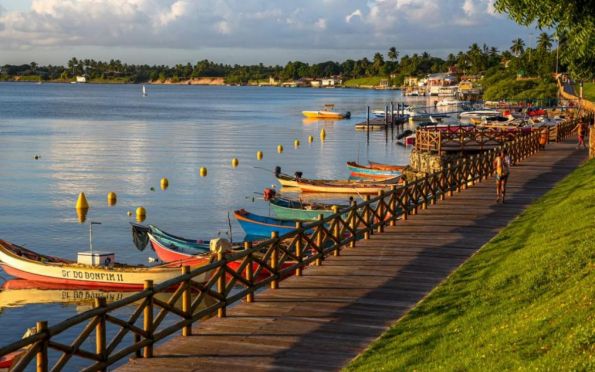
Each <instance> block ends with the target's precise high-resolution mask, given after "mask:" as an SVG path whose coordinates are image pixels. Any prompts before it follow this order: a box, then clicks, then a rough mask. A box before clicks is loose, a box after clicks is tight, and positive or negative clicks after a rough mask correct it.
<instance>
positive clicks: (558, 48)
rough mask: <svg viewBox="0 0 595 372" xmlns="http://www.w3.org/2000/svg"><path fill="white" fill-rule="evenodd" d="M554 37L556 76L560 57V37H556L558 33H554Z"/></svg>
mask: <svg viewBox="0 0 595 372" xmlns="http://www.w3.org/2000/svg"><path fill="white" fill-rule="evenodd" d="M554 39H555V40H556V77H557V76H558V59H559V58H560V38H559V37H558V33H555V34H554Z"/></svg>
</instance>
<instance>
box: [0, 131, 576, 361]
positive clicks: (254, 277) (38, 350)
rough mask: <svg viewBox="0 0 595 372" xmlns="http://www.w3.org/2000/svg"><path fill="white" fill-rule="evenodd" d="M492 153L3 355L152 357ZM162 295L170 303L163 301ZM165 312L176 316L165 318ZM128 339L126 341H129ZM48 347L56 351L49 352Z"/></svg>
mask: <svg viewBox="0 0 595 372" xmlns="http://www.w3.org/2000/svg"><path fill="white" fill-rule="evenodd" d="M568 126H569V127H571V126H572V124H569V125H568ZM564 133H566V132H564ZM539 138H540V133H538V132H533V133H530V134H529V135H527V136H520V137H518V138H516V139H515V140H513V141H511V142H507V143H505V144H504V145H503V147H504V148H506V149H507V150H508V153H509V155H510V157H511V160H512V163H513V164H515V163H518V162H520V161H521V160H523V159H525V158H527V157H528V156H530V155H531V154H533V153H535V152H537V151H539V149H540V144H539ZM495 156H496V151H495V150H490V151H486V152H484V153H482V154H479V155H475V156H471V157H468V158H464V159H461V160H459V161H457V162H455V163H452V164H450V165H449V166H448V167H447V168H446V169H444V170H442V171H439V172H436V173H432V174H428V175H427V176H425V177H423V178H420V179H417V180H414V181H412V182H407V183H405V184H404V185H401V186H398V187H397V186H392V189H391V190H390V191H386V192H380V193H379V195H377V196H375V197H373V198H371V197H370V196H366V198H365V200H364V201H363V202H362V203H359V204H357V203H356V202H355V201H353V202H352V205H351V206H350V207H348V208H346V209H342V210H337V211H336V212H337V213H335V214H333V215H331V216H328V217H326V218H324V217H323V216H322V215H320V216H319V218H318V220H317V221H314V222H311V223H305V222H304V223H302V222H297V223H296V229H295V231H293V232H290V233H288V234H285V235H283V236H278V235H277V233H273V234H272V236H271V239H270V240H268V241H265V242H262V243H259V244H257V245H252V244H251V243H248V242H247V243H244V244H245V249H244V250H243V251H241V252H238V253H233V254H232V253H218V254H217V258H216V260H214V261H213V262H212V263H210V264H208V265H206V266H203V267H200V268H197V269H194V270H190V268H188V267H183V268H181V272H180V274H181V275H180V276H179V277H177V278H174V279H171V280H168V281H166V282H163V283H159V284H156V285H154V284H153V282H152V281H146V283H145V289H144V290H143V291H142V292H139V293H136V294H134V295H131V296H130V297H127V298H124V299H122V300H119V301H116V302H113V303H110V304H106V301H105V299H104V298H98V299H96V302H95V308H94V309H92V310H89V311H86V312H83V313H81V314H79V315H76V316H74V317H72V318H70V319H67V320H65V321H63V322H61V323H58V324H56V325H53V326H48V324H47V322H37V333H36V334H34V335H32V336H29V337H27V338H24V339H22V340H20V341H17V342H14V343H12V344H10V345H7V346H4V347H2V348H0V356H2V355H6V354H8V353H11V352H14V351H17V350H20V349H22V348H26V349H25V351H24V353H23V354H22V356H21V357H20V359H19V360H18V361H17V362H16V364H15V365H14V366H13V368H12V370H14V371H22V370H24V369H25V368H26V367H27V366H29V364H32V363H33V360H34V359H35V360H36V368H37V371H40V372H42V371H47V370H49V369H51V370H55V371H59V370H62V369H64V368H67V366H68V363H69V362H71V361H72V360H73V358H78V359H79V360H81V359H83V360H86V361H87V362H88V365H87V367H86V369H85V370H86V371H98V370H106V369H107V368H108V367H109V366H111V365H113V364H114V363H116V362H117V361H119V360H121V359H122V358H125V357H126V356H129V355H136V356H137V357H144V358H151V357H152V356H153V347H154V345H155V343H157V342H158V341H160V340H163V339H164V338H166V337H168V336H170V335H172V334H174V333H176V332H181V335H182V336H189V335H191V334H192V328H191V327H192V324H193V323H194V322H197V321H199V320H200V319H203V318H204V317H206V316H213V315H217V316H219V317H225V316H226V309H227V307H228V306H229V305H231V304H233V303H235V302H238V301H241V300H244V301H246V302H254V301H257V298H256V295H257V293H256V291H257V290H259V289H261V288H264V287H270V288H273V289H276V288H278V287H279V285H280V281H281V280H282V279H283V278H285V277H288V276H290V275H292V274H293V275H296V276H301V275H302V271H303V269H304V268H306V267H307V266H308V265H322V264H323V262H324V259H325V258H326V257H328V256H329V255H335V256H338V255H340V253H341V250H342V249H344V248H345V247H347V246H349V247H355V246H356V245H357V242H358V240H359V239H369V238H370V236H371V235H373V234H375V233H381V232H383V231H384V228H385V226H394V225H395V224H396V223H397V222H398V221H399V220H407V219H408V218H409V216H410V215H415V214H417V213H418V210H419V209H426V208H429V207H430V206H431V205H433V204H436V203H437V202H439V201H440V200H443V199H444V198H446V197H448V196H452V195H453V194H454V193H457V192H460V191H461V190H464V189H466V188H468V187H471V186H473V185H474V184H476V183H478V182H481V181H482V180H485V179H486V178H488V177H490V176H491V175H492V174H493V172H494V167H493V162H494V158H495ZM307 232H310V234H308V233H307ZM312 232H313V233H312ZM232 261H238V262H240V265H239V267H237V268H235V269H231V268H230V267H229V266H228V265H227V264H228V263H229V262H232ZM204 274H207V275H208V278H209V279H208V280H207V281H206V282H198V281H195V280H194V279H195V278H199V277H204V276H203V275H204ZM156 295H160V296H156ZM163 295H166V297H165V298H168V300H163V299H162V298H163V297H161V296H163ZM131 305H135V306H136V308H135V309H134V311H133V312H132V314H131V315H130V316H128V317H125V318H124V317H123V316H122V315H119V314H121V313H122V311H120V310H122V309H123V308H124V307H128V306H131ZM166 316H168V317H173V318H174V319H171V320H172V321H169V322H164V319H165V318H166ZM168 319H169V318H168ZM110 327H111V328H110ZM108 328H110V329H111V330H113V332H112V333H113V334H114V336H113V337H112V338H111V340H108V338H107V334H108V333H107V331H106V330H107V329H108ZM79 329H80V331H79ZM66 331H69V332H66ZM77 332H78V334H76V336H75V337H73V336H70V338H72V339H71V340H70V341H66V339H67V338H69V337H67V336H69V335H70V334H73V333H77ZM93 333H94V334H95V337H92V334H93ZM125 337H128V338H129V341H128V342H124V339H125ZM49 349H52V350H55V351H56V352H55V353H52V354H49V353H48V350H49ZM93 349H94V350H93ZM49 355H51V358H52V366H51V368H50V360H49ZM54 359H55V360H54ZM79 363H80V362H79ZM71 368H72V367H71Z"/></svg>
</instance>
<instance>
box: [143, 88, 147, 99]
mask: <svg viewBox="0 0 595 372" xmlns="http://www.w3.org/2000/svg"><path fill="white" fill-rule="evenodd" d="M146 96H148V94H147V88H146V87H145V86H144V85H143V97H146Z"/></svg>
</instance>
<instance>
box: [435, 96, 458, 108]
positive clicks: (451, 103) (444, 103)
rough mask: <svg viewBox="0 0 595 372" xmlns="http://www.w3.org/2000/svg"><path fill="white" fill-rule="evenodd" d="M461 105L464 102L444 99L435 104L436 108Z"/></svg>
mask: <svg viewBox="0 0 595 372" xmlns="http://www.w3.org/2000/svg"><path fill="white" fill-rule="evenodd" d="M463 103H465V102H463V101H459V100H458V99H450V98H445V99H442V100H440V101H439V102H438V103H436V106H458V105H462V104H463Z"/></svg>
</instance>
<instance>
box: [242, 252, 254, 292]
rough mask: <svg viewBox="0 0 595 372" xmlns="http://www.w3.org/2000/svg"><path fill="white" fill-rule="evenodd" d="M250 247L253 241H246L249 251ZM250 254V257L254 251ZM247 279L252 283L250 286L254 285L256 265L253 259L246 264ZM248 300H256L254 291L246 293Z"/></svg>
mask: <svg viewBox="0 0 595 372" xmlns="http://www.w3.org/2000/svg"><path fill="white" fill-rule="evenodd" d="M250 249H252V242H244V250H246V251H248V250H250ZM249 256H250V258H252V253H250V255H249ZM246 280H247V281H248V282H249V283H250V286H253V285H254V284H253V281H254V267H253V262H252V260H251V259H250V260H249V263H248V265H247V266H246ZM246 302H248V303H252V302H254V292H250V293H248V294H247V295H246Z"/></svg>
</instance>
